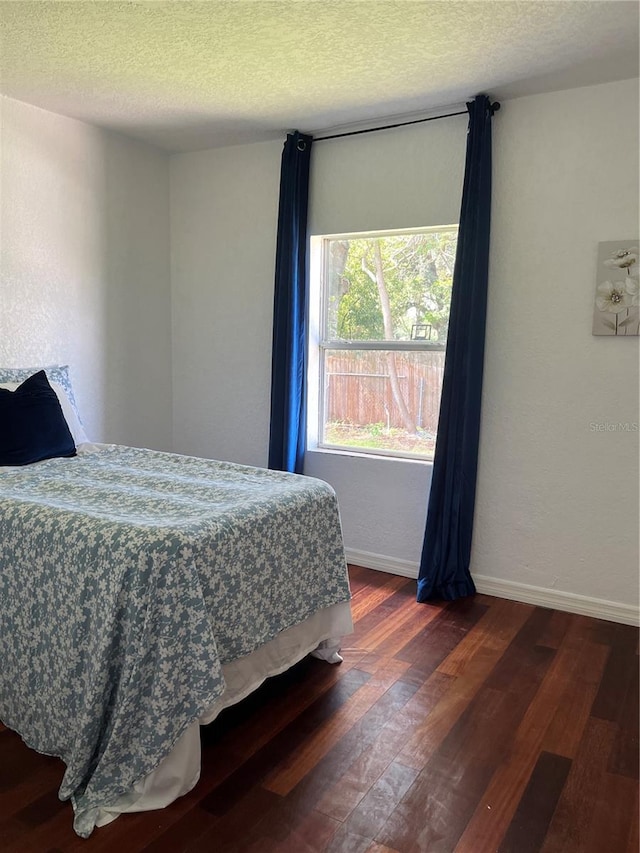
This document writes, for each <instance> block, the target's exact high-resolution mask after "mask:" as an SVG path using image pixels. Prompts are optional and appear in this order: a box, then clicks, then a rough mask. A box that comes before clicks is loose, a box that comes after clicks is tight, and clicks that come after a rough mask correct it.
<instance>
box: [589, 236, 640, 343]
mask: <svg viewBox="0 0 640 853" xmlns="http://www.w3.org/2000/svg"><path fill="white" fill-rule="evenodd" d="M593 334H594V335H614V336H617V337H628V336H630V335H639V334H640V307H639V300H638V242H637V241H634V240H616V241H612V242H608V243H598V270H597V275H596V295H595V302H594V306H593Z"/></svg>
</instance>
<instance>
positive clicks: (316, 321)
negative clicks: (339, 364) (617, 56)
mask: <svg viewBox="0 0 640 853" xmlns="http://www.w3.org/2000/svg"><path fill="white" fill-rule="evenodd" d="M445 231H450V232H456V234H457V233H458V231H459V226H458V225H436V226H425V227H414V228H394V229H385V230H384V231H356V232H350V233H338V234H318V235H313V236H312V237H311V245H310V253H309V258H310V263H309V271H310V275H309V281H310V295H311V299H310V312H309V320H310V322H309V370H308V373H309V377H308V379H309V381H308V389H307V404H308V410H309V415H310V417H309V419H308V426H307V433H308V435H307V439H308V444H309V449H311V450H319V451H330V452H332V453H341V454H342V453H344V454H347V455H350V456H353V455H358V456H360V455H361V456H365V457H385V458H393V459H396V460H406V461H412V462H431V463H432V462H433V455H427V454H422V453H410V452H407V451H396V450H386V449H383V448H378V447H376V448H366V447H360V446H349V445H344V444H332V443H330V442H327V441H324V440H323V439H324V428H325V411H326V410H325V406H326V395H327V380H326V356H327V353H328V352H329V351H332V350H343V351H375V352H390V351H391V352H425V351H437V352H444V351H445V350H446V346H447V344H446V341H444V342H438V341H425V340H420V339H418V340H415V339H414V340H403V341H400V340H393V341H388V340H360V341H358V340H343V339H331V338H325V337H324V332H325V331H326V330H327V326H328V317H329V299H330V294H329V289H328V287H327V286H326V283H327V282H328V280H329V251H328V248H327V247H328V245H329V243H331V242H332V241H334V240H359V239H372V238H373V239H377V238H384V237H400V236H410V235H411V234H428V233H442V232H445Z"/></svg>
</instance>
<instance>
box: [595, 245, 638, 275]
mask: <svg viewBox="0 0 640 853" xmlns="http://www.w3.org/2000/svg"><path fill="white" fill-rule="evenodd" d="M603 263H604V266H605V267H610V268H613V269H619V270H627V271H628V270H630V268H631V267H632V266H633V265H634V264H637V263H638V248H637V247H634V248H632V249H618V250H617V251H616V252H612V253H611V257H610V258H607V260H606V261H604V262H603Z"/></svg>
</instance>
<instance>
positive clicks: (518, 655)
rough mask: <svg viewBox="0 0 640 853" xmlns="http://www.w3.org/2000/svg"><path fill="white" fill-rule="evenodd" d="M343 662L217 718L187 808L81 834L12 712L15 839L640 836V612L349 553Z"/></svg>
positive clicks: (8, 832)
mask: <svg viewBox="0 0 640 853" xmlns="http://www.w3.org/2000/svg"><path fill="white" fill-rule="evenodd" d="M350 574H351V582H352V591H353V596H354V597H353V613H354V618H355V620H356V631H355V633H354V634H353V635H352V636H350V637H348V638H346V640H345V647H344V649H343V653H344V657H345V660H344V663H343V664H341V665H340V666H337V667H336V666H334V667H332V666H329V665H327V664H325V663H323V662H321V661H318V660H312V659H307V660H304V661H302V662H301V663H300V664H298V665H297V666H296V667H294V668H293V669H292V670H291V671H289V672H287V673H284V674H283V675H282V676H279V677H277V678H274V679H270V680H269V681H268V682H267V683H266V684H265V685H264V686H263V687H262V688H261V689H260V690H259V691H258V692H257V693H256V694H254V695H253V696H251V697H249V698H248V699H247V700H245V702H244V703H242V704H241V705H239V706H236V707H235V708H232V709H229V710H228V711H226V712H224V714H223V715H222V716H221V717H220V718H219V719H218V720H216V721H215V722H214V723H213V724H212V725H211V726H209V727H207V728H206V729H203V730H202V741H203V760H202V778H201V780H200V782H199V784H198V785H197V786H196V788H195V790H193V791H192V792H191V793H190V794H188V795H187V796H186V797H183V798H181V799H180V800H179V801H177V802H176V803H174V804H172V805H171V806H170V807H169V808H167V809H164V810H162V811H158V812H149V813H146V814H137V815H127V816H123V817H121V818H120V819H118V820H117V821H116V822H115V823H113V824H111V825H109V826H106V827H103V828H102V829H98V830H95V831H94V833H93V835H92V836H91V837H90V838H89V839H88V840H82V839H80V838H78V837H77V836H75V835H74V833H73V831H72V828H71V824H72V811H71V806H70V805H69V804H68V803H61V802H60V801H59V800H58V798H57V789H58V787H59V785H60V781H61V779H62V773H63V767H62V764H61V762H59V761H57V760H56V759H52V758H46V757H44V756H41V755H37V754H36V753H35V752H33V751H31V750H29V749H27V747H26V746H25V745H24V744H23V743H22V741H21V740H20V738H19V737H18V736H17V735H16V734H15V733H13V732H11V731H9V730H7V729H4V728H3V727H2V725H1V724H0V851H4V852H5V853H79V851H86V853H98V851H107V853H108V851H117V853H140V851H145V853H200V851H202V853H204V851H207V853H210V851H215V853H320V851H326V853H485V851H486V853H489V851H498V853H536V851H542V853H574V851H575V853H637V851H638V630H637V629H636V628H631V627H628V626H625V625H616V624H614V623H610V622H603V621H599V620H596V619H590V618H587V617H583V616H576V615H572V614H567V613H559V612H557V611H552V610H546V609H543V608H539V607H533V606H530V605H527V604H520V603H517V602H510V601H504V600H501V599H498V598H492V597H489V596H485V595H477V596H475V597H474V598H471V599H466V600H463V601H459V602H455V603H452V604H448V605H444V604H442V605H419V604H416V602H415V582H413V581H408V580H406V579H404V578H399V577H394V576H392V575H386V574H383V573H380V572H373V571H368V570H366V569H360V568H357V567H351V569H350Z"/></svg>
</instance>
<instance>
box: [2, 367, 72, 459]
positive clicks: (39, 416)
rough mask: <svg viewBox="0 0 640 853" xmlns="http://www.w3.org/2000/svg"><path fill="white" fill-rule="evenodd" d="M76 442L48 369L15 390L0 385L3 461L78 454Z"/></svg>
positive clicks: (31, 377)
mask: <svg viewBox="0 0 640 853" xmlns="http://www.w3.org/2000/svg"><path fill="white" fill-rule="evenodd" d="M75 455H76V446H75V444H74V443H73V438H72V436H71V433H70V432H69V427H68V426H67V422H66V420H65V419H64V415H63V414H62V408H61V406H60V402H59V400H58V397H57V395H56V392H55V391H54V390H53V388H52V387H51V385H49V381H48V379H47V374H46V373H45V372H44V370H41V371H39V372H38V373H34V374H33V376H30V377H29V378H28V379H25V381H24V382H23V383H22V385H19V386H18V387H17V388H16V390H15V391H8V390H7V389H6V388H0V465H29V464H30V463H31V462H40V461H41V460H42V459H51V458H53V457H54V456H75Z"/></svg>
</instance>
